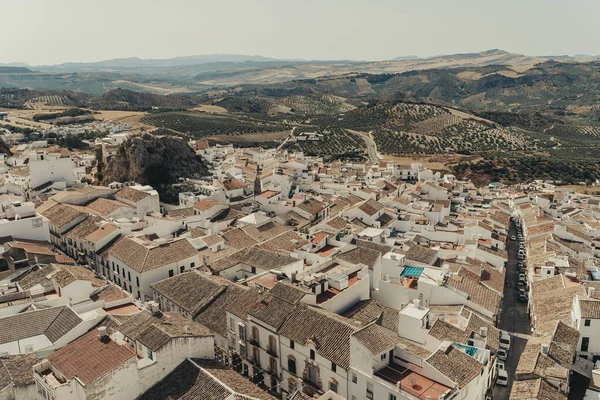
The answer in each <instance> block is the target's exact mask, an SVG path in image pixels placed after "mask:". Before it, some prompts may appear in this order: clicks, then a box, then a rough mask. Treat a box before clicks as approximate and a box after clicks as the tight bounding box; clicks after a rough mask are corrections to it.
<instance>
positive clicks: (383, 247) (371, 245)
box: [356, 239, 392, 254]
mask: <svg viewBox="0 0 600 400" xmlns="http://www.w3.org/2000/svg"><path fill="white" fill-rule="evenodd" d="M356 247H359V248H366V249H371V250H376V251H378V252H380V253H381V254H385V253H387V252H389V251H390V250H392V246H388V245H387V244H382V243H376V242H371V241H369V240H361V239H357V240H356Z"/></svg>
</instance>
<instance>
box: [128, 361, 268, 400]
mask: <svg viewBox="0 0 600 400" xmlns="http://www.w3.org/2000/svg"><path fill="white" fill-rule="evenodd" d="M138 399H139V400H154V399H169V400H179V399H181V400H184V399H185V400H191V399H206V400H226V399H236V400H238V399H239V400H241V399H257V400H275V397H273V396H271V395H270V394H268V393H267V392H265V391H263V390H261V389H260V388H259V387H258V386H256V385H255V384H253V383H252V382H250V381H249V380H247V379H245V378H244V377H242V376H241V375H240V374H238V373H237V372H235V371H234V370H232V369H230V368H228V367H226V366H225V365H222V364H220V363H218V362H217V361H212V360H200V359H189V358H188V359H187V360H185V361H184V362H182V363H181V364H179V366H177V367H176V368H175V369H174V370H173V371H172V372H171V373H169V374H168V375H167V376H166V377H165V378H163V379H162V380H161V381H160V382H158V383H157V384H156V385H154V386H152V387H151V388H150V389H149V390H148V391H146V393H144V394H142V395H141V396H140V397H139V398H138Z"/></svg>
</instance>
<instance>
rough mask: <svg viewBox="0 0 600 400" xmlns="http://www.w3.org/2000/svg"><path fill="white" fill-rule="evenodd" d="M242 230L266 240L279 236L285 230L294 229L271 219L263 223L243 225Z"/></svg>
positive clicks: (260, 240)
mask: <svg viewBox="0 0 600 400" xmlns="http://www.w3.org/2000/svg"><path fill="white" fill-rule="evenodd" d="M242 230H243V231H244V232H245V233H246V234H247V235H249V236H250V237H252V238H254V239H256V240H258V241H259V242H264V241H267V240H269V239H272V238H274V237H276V236H279V235H281V234H282V233H284V232H289V231H292V230H293V229H292V228H291V227H289V226H285V225H281V224H278V223H277V222H275V221H273V220H271V221H267V222H265V223H264V224H261V225H247V226H244V227H242Z"/></svg>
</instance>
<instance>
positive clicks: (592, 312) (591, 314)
mask: <svg viewBox="0 0 600 400" xmlns="http://www.w3.org/2000/svg"><path fill="white" fill-rule="evenodd" d="M579 305H580V307H581V318H589V319H600V301H598V300H585V299H579Z"/></svg>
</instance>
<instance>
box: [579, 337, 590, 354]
mask: <svg viewBox="0 0 600 400" xmlns="http://www.w3.org/2000/svg"><path fill="white" fill-rule="evenodd" d="M589 345H590V338H589V337H584V338H581V351H588V346H589Z"/></svg>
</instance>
